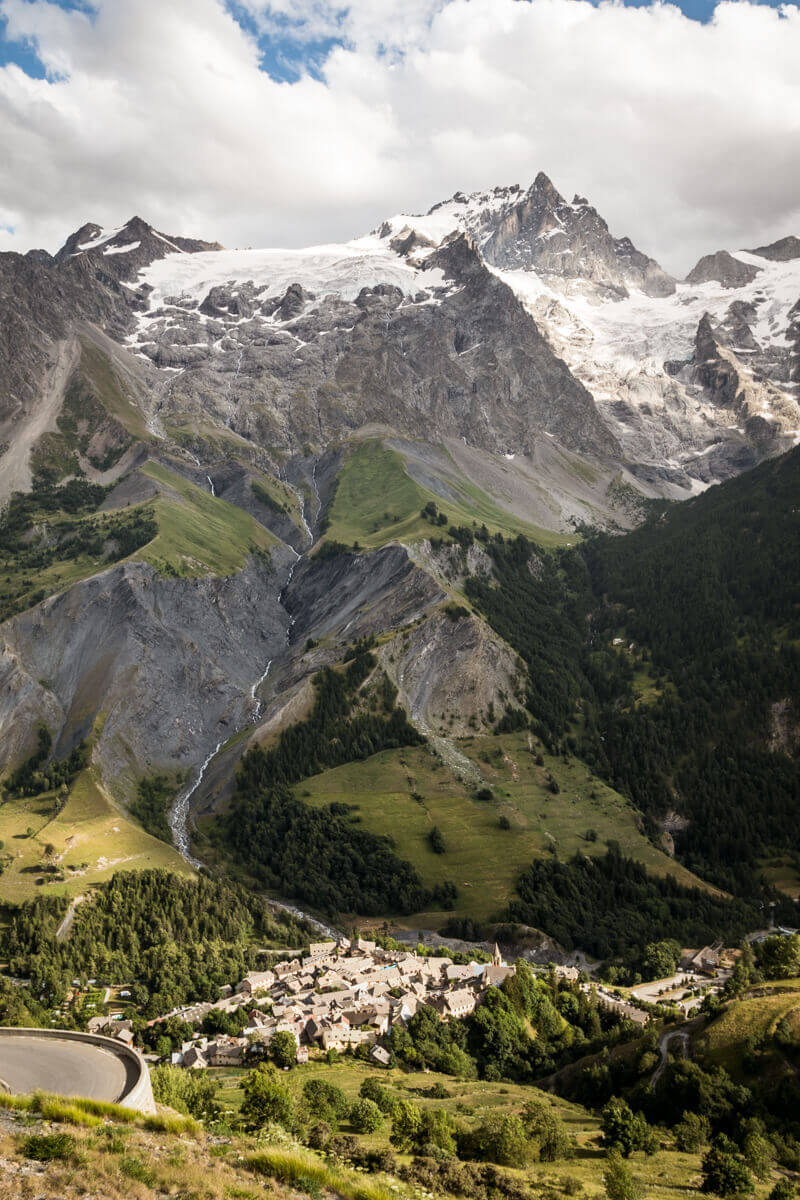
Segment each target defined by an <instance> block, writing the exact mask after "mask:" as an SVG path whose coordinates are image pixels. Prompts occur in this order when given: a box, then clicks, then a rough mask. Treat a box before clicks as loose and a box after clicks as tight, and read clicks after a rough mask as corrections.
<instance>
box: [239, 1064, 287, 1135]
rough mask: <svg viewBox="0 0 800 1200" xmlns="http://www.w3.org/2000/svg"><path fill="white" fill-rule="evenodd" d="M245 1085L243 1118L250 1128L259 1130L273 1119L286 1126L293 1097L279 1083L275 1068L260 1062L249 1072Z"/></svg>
mask: <svg viewBox="0 0 800 1200" xmlns="http://www.w3.org/2000/svg"><path fill="white" fill-rule="evenodd" d="M242 1088H243V1090H244V1103H243V1104H242V1108H241V1114H242V1120H243V1121H244V1122H245V1124H246V1125H247V1126H248V1127H249V1128H250V1129H260V1128H262V1126H264V1125H269V1124H270V1123H271V1122H274V1123H275V1124H277V1125H284V1126H286V1127H288V1126H289V1125H290V1124H291V1120H292V1112H293V1109H294V1104H293V1100H292V1096H291V1093H290V1092H289V1090H288V1089H287V1088H285V1087H284V1086H283V1084H282V1083H280V1082H279V1080H278V1078H277V1075H276V1072H275V1068H274V1067H270V1066H267V1065H266V1064H265V1063H261V1064H259V1066H258V1067H256V1069H255V1070H254V1071H248V1073H247V1075H246V1076H245V1078H244V1083H243V1084H242Z"/></svg>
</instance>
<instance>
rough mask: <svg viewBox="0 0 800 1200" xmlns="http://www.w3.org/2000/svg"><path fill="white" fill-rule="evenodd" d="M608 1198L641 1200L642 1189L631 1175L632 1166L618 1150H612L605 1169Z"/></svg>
mask: <svg viewBox="0 0 800 1200" xmlns="http://www.w3.org/2000/svg"><path fill="white" fill-rule="evenodd" d="M603 1184H604V1185H605V1189H606V1195H607V1196H608V1200H641V1197H642V1190H641V1188H640V1187H639V1185H638V1184H637V1183H636V1181H635V1180H634V1178H633V1176H632V1175H631V1171H630V1167H629V1166H628V1164H627V1163H626V1162H624V1161H623V1159H622V1157H621V1155H620V1153H619V1151H618V1150H610V1151H609V1152H608V1157H607V1158H606V1168H605V1170H604V1171H603Z"/></svg>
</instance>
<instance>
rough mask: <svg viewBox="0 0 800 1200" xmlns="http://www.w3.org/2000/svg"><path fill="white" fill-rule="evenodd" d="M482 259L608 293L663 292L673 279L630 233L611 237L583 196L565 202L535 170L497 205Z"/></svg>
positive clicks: (672, 287) (670, 287) (668, 289)
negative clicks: (509, 200)
mask: <svg viewBox="0 0 800 1200" xmlns="http://www.w3.org/2000/svg"><path fill="white" fill-rule="evenodd" d="M483 253H484V255H485V257H486V259H487V261H488V262H491V263H494V264H495V265H496V266H498V267H502V268H504V269H506V270H516V269H519V268H523V269H524V268H533V269H534V270H535V271H536V272H537V273H538V274H541V275H542V276H544V277H545V278H547V279H551V278H552V279H556V280H566V281H569V280H580V281H581V282H588V283H589V284H593V285H595V286H596V287H597V288H599V289H602V290H604V291H606V292H607V293H608V294H609V295H610V296H611V297H612V298H613V296H614V295H617V296H619V297H620V298H622V297H624V296H626V295H627V294H628V288H629V287H635V288H638V289H639V290H640V291H643V292H645V293H646V294H647V295H648V296H668V295H671V294H672V292H674V291H675V281H674V279H672V278H671V277H670V276H669V275H668V274H667V273H666V271H664V270H663V269H662V268H661V267H660V266H659V265H658V263H657V262H655V260H654V259H652V258H648V257H647V255H645V254H642V253H641V251H639V250H637V249H636V247H635V246H634V245H633V242H631V240H630V238H614V237H612V235H611V233H610V232H609V229H608V225H607V224H606V222H605V221H604V220H603V218H602V217H601V216H600V214H599V213H598V212H597V210H596V209H594V208H592V206H591V205H590V204H589V202H588V201H587V200H585V199H584V198H583V197H581V196H576V197H575V198H574V200H573V201H572V203H571V204H568V203H567V202H566V200H565V199H564V197H563V196H562V195H561V194H560V193H559V192H558V191H557V190H556V188H555V187H554V186H553V184H552V183H551V182H550V180H549V179H548V178H547V176H546V175H545V174H544V173H543V172H540V173H539V174H538V175H537V176H536V179H535V180H534V182H533V184H532V186H531V187H530V189H529V190H528V191H527V192H526V193H525V194H524V195H523V196H521V197H520V199H519V200H518V201H517V202H516V203H513V204H512V205H511V207H510V208H508V209H506V210H505V211H502V212H501V213H500V214H499V216H498V219H497V223H496V227H495V228H494V230H493V231H492V233H491V235H490V236H489V238H488V239H487V241H486V242H485V243H484V245H483Z"/></svg>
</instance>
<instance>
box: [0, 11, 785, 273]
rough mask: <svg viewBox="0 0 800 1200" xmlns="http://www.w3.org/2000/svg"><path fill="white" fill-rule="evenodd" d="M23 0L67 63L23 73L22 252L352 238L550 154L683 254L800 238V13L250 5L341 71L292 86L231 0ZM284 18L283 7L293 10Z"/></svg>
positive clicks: (633, 229)
mask: <svg viewBox="0 0 800 1200" xmlns="http://www.w3.org/2000/svg"><path fill="white" fill-rule="evenodd" d="M94 6H95V8H96V13H95V15H94V17H93V18H90V17H87V16H86V15H85V14H82V13H79V12H64V11H63V10H62V9H60V8H58V7H57V6H55V5H52V4H48V3H45V0H0V14H2V15H3V16H4V17H5V18H6V21H7V32H8V35H9V37H13V38H28V39H31V40H33V41H34V42H35V44H36V46H37V49H38V53H39V55H40V57H41V59H42V61H43V62H44V64H45V65H46V67H47V68H48V71H49V72H50V75H49V76H48V78H47V79H45V80H33V79H30V78H29V77H28V76H26V75H24V74H23V72H22V71H20V70H19V68H17V67H14V66H9V67H6V68H4V69H0V145H1V146H2V147H3V155H4V164H3V167H4V169H3V171H2V173H1V174H0V230H2V227H13V228H14V230H15V232H14V233H7V232H6V233H3V232H1V231H0V248H7V249H10V248H15V249H17V248H19V249H26V248H28V247H30V246H32V245H46V246H47V247H48V248H50V249H52V248H54V247H55V246H56V245H58V244H60V243H61V241H63V239H64V236H65V235H66V234H67V233H68V232H69V231H71V230H72V229H73V228H75V227H77V226H78V225H80V224H82V223H83V222H84V221H86V220H96V221H99V222H100V223H108V224H119V223H120V222H121V221H123V220H124V219H126V218H127V217H128V216H130V215H132V214H133V213H134V212H138V213H139V214H140V215H141V216H144V217H145V218H146V219H148V220H151V221H153V222H154V223H155V224H156V225H158V226H159V227H160V228H163V229H166V230H167V231H168V232H172V233H192V234H196V235H198V236H203V237H208V238H219V239H220V240H222V241H224V242H225V243H227V244H229V245H245V244H262V245H265V244H280V243H285V244H301V243H305V242H317V241H327V240H333V239H339V238H344V237H349V236H352V235H353V234H356V233H359V232H362V231H364V230H365V229H367V228H369V227H371V226H373V225H375V224H376V223H378V222H379V221H380V220H381V219H382V218H383V217H384V216H387V215H390V214H391V213H392V212H396V211H399V210H406V211H408V210H419V209H421V208H422V209H424V208H427V207H428V206H429V205H430V204H432V203H434V202H435V201H436V200H439V199H443V198H445V197H446V196H449V195H450V194H452V192H453V191H455V190H456V189H458V188H461V189H464V190H469V189H472V188H477V187H488V186H492V185H494V184H495V183H511V182H520V183H523V184H527V183H528V182H529V181H530V180H531V179H532V178H533V176H534V175H535V174H536V172H537V171H538V170H540V169H542V170H545V171H546V172H547V173H548V174H549V175H550V176H551V177H552V179H553V181H554V182H555V184H556V186H558V187H559V188H560V189H561V190H562V191H564V192H566V193H569V194H570V195H571V194H572V192H573V191H578V192H580V193H582V194H584V195H587V196H588V197H589V198H590V200H591V201H592V203H594V204H595V205H596V207H597V208H598V209H599V210H600V212H602V213H603V215H604V216H605V217H606V218H607V219H608V221H609V223H610V225H611V227H612V229H613V231H614V232H615V233H618V234H622V233H628V234H629V235H630V236H631V237H633V239H634V241H635V242H636V243H637V244H638V245H639V246H640V247H641V248H642V249H644V250H646V251H647V252H649V253H652V254H654V255H655V256H656V257H658V258H660V259H661V260H662V261H663V262H664V264H665V265H666V266H667V267H669V268H671V269H672V270H675V271H685V270H686V269H688V267H689V266H691V264H692V262H693V261H694V260H695V259H696V258H697V257H698V255H699V254H700V253H703V252H705V251H708V250H714V249H717V248H718V247H720V246H724V245H731V246H736V245H743V244H744V245H753V244H757V243H758V242H760V241H762V240H765V239H769V238H773V237H777V236H780V235H782V234H784V233H789V232H796V233H800V83H799V82H798V75H799V74H800V73H798V70H797V63H798V62H800V9H798V8H797V7H796V6H795V5H791V6H787V7H785V8H784V9H783V10H781V11H780V12H779V11H776V10H775V9H772V8H769V7H766V6H763V5H752V4H749V3H743V2H738V3H723V4H720V5H719V6H718V8H717V10H716V13H715V16H714V19H713V21H712V22H711V23H710V24H708V25H700V24H698V23H696V22H693V21H690V20H688V19H687V18H685V17H684V16H683V15H682V14H681V12H680V11H679V10H678V9H677V8H674V7H671V6H668V5H655V6H653V7H650V8H625V7H623V6H622V5H621V4H617V3H603V4H601V5H600V6H599V7H593V6H592V5H590V4H588V3H585V2H584V0H532V2H526V0H380V2H378V3H376V2H375V0H353V3H350V4H345V3H344V2H342V3H339V2H338V0H269V2H267V0H238V7H239V9H240V10H244V9H246V10H247V11H248V12H249V15H250V16H251V18H253V19H254V20H255V21H256V22H258V23H260V24H261V26H262V27H263V28H268V29H275V28H277V27H279V26H280V27H281V28H283V29H284V30H286V29H287V28H288V29H289V31H290V33H291V36H292V37H294V38H295V39H297V40H298V41H303V40H315V39H316V40H318V39H319V38H322V37H331V36H335V37H337V38H338V39H339V40H340V41H341V43H342V44H341V45H338V46H336V47H335V48H334V49H333V50H332V51H331V53H330V54H329V56H328V58H327V60H326V62H325V65H324V73H323V78H322V80H316V79H313V78H311V77H309V76H303V77H301V78H300V79H299V80H298V81H297V82H296V83H279V82H276V81H274V80H272V79H271V78H269V76H268V75H267V74H265V72H264V71H263V70H260V69H259V61H260V54H259V48H258V45H257V44H256V42H255V40H254V39H253V38H252V37H250V36H248V34H246V33H245V32H244V31H243V29H242V28H241V27H240V26H239V24H237V22H236V20H235V19H234V17H233V16H232V15H231V13H230V11H228V9H226V7H225V6H224V4H223V0H94ZM276 23H277V24H276Z"/></svg>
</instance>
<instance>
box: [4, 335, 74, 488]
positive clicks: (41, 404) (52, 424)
mask: <svg viewBox="0 0 800 1200" xmlns="http://www.w3.org/2000/svg"><path fill="white" fill-rule="evenodd" d="M79 353H80V348H79V346H78V343H77V341H76V340H75V339H72V340H71V341H68V342H60V343H59V346H58V352H57V357H56V361H55V363H54V365H53V366H52V368H51V369H50V372H49V374H48V376H47V379H46V380H45V383H44V385H43V387H42V392H41V396H40V397H39V401H38V403H37V404H36V406H35V408H34V410H33V411H32V412H31V413H29V414H28V415H27V416H26V417H23V419H22V420H21V421H20V422H19V425H18V426H17V428H16V429H15V431H14V433H13V435H12V437H11V441H10V442H9V445H8V450H7V451H6V453H5V454H4V455H3V457H2V458H0V502H2V501H3V500H7V499H8V497H9V496H10V495H11V493H12V492H22V491H28V490H29V489H30V486H31V451H32V450H33V447H34V446H35V445H36V443H37V441H38V440H39V438H40V437H41V436H42V434H43V433H47V432H48V431H49V430H53V429H55V428H56V418H57V417H58V414H59V412H60V411H61V405H62V402H63V400H64V391H65V388H66V386H67V380H68V379H69V376H70V373H71V371H72V370H73V368H74V366H75V364H76V363H77V361H78V357H79Z"/></svg>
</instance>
